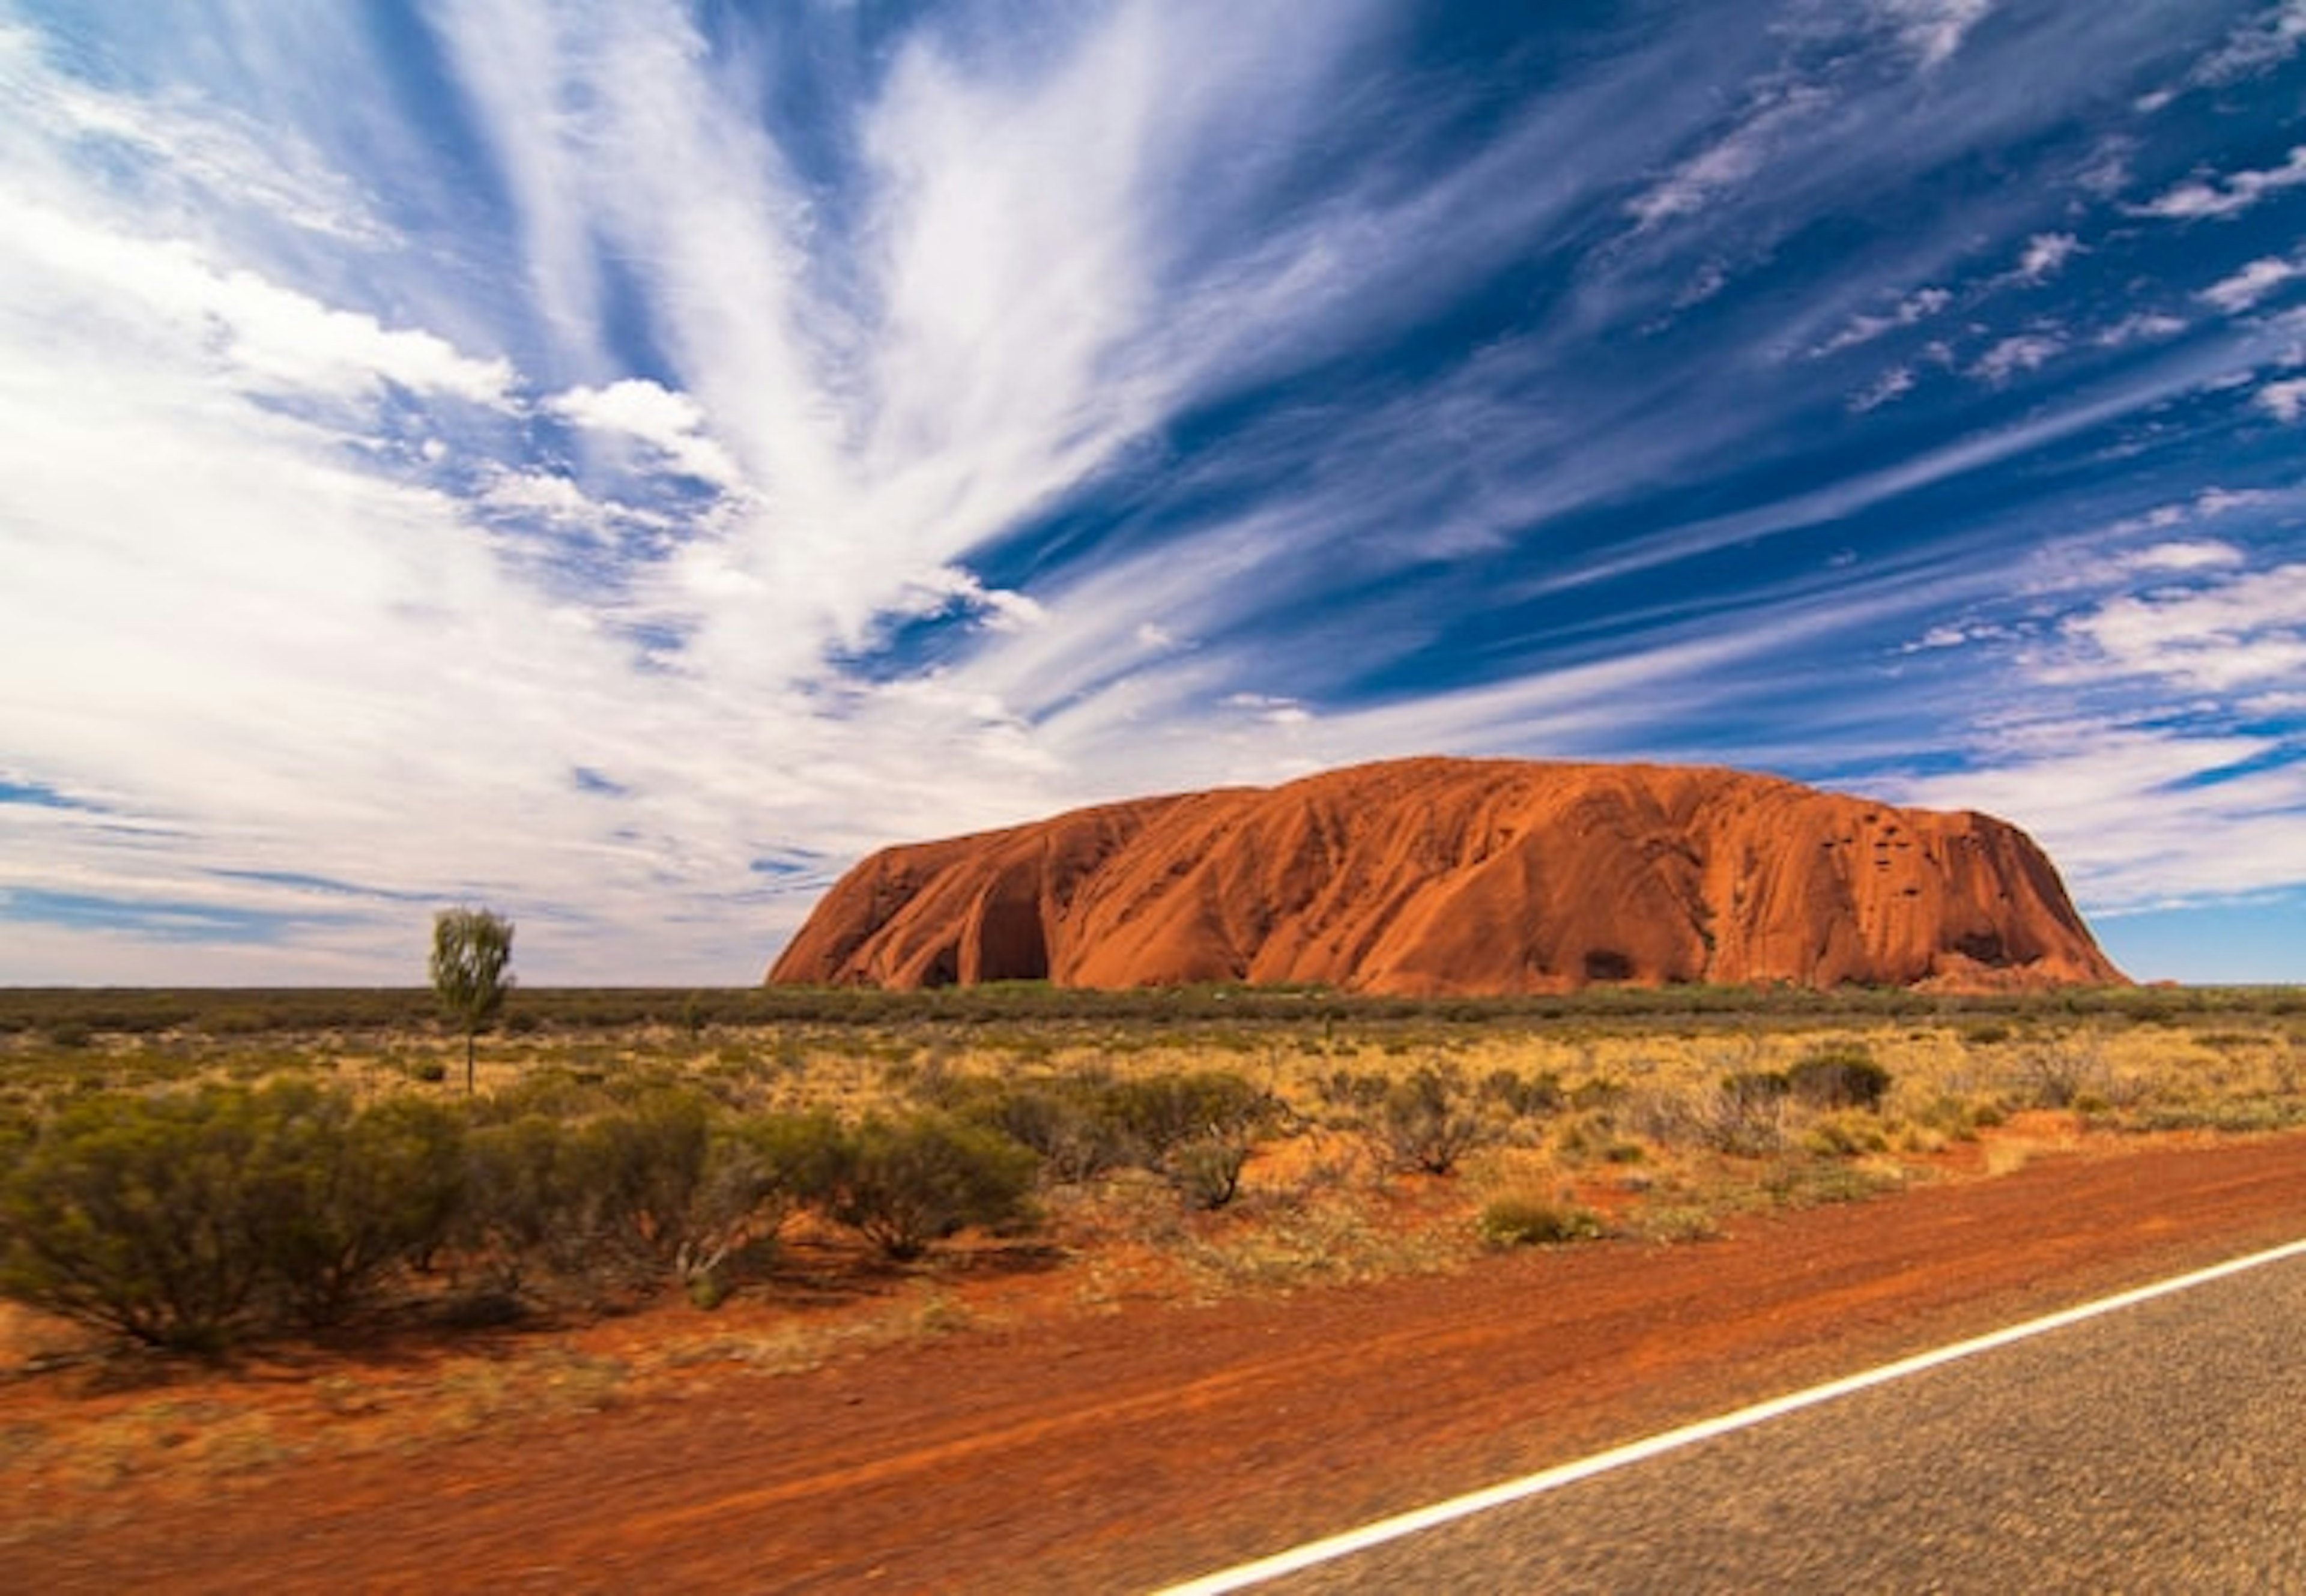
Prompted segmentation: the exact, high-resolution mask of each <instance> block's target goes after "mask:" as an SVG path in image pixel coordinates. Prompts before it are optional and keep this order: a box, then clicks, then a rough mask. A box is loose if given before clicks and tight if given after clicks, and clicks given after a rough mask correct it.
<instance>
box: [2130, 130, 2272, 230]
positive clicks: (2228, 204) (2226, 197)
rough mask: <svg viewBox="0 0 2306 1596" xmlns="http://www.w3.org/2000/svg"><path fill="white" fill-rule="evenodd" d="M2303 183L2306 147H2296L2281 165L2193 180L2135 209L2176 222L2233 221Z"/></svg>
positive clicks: (2146, 214) (2147, 214) (2140, 212)
mask: <svg viewBox="0 0 2306 1596" xmlns="http://www.w3.org/2000/svg"><path fill="white" fill-rule="evenodd" d="M2300 183H2306V144H2301V145H2298V146H2296V147H2294V148H2293V149H2292V150H2291V151H2290V156H2289V158H2288V159H2286V160H2285V161H2284V162H2283V163H2282V164H2281V165H2280V166H2269V167H2267V168H2265V169H2264V170H2261V171H2254V172H2253V171H2239V172H2230V173H2227V174H2226V175H2224V176H2218V177H2208V178H2195V179H2191V180H2189V181H2188V182H2185V183H2179V184H2178V185H2177V186H2175V187H2174V188H2171V189H2168V190H2165V192H2162V193H2160V194H2158V195H2157V196H2156V197H2155V198H2154V199H2152V200H2150V201H2147V202H2146V203H2145V204H2143V205H2139V206H2136V207H2134V208H2133V209H2134V210H2135V211H2136V213H2137V214H2138V215H2140V216H2153V217H2162V218H2166V219H2169V220H2173V221H2192V220H2195V219H2197V218H2203V217H2215V218H2233V217H2238V216H2241V215H2242V213H2243V212H2244V211H2247V210H2249V209H2251V208H2252V207H2254V206H2256V205H2258V204H2259V202H2260V201H2263V200H2265V199H2266V198H2267V197H2268V195H2271V194H2276V193H2279V192H2282V191H2283V190H2284V189H2287V188H2295V187H2297V186H2298V185H2299V184H2300Z"/></svg>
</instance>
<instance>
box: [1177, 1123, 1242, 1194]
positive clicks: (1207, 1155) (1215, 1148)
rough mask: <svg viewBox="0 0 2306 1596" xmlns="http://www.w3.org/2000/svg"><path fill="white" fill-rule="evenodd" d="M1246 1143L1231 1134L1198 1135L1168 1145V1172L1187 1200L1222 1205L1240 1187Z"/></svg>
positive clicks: (1179, 1191) (1179, 1192)
mask: <svg viewBox="0 0 2306 1596" xmlns="http://www.w3.org/2000/svg"><path fill="white" fill-rule="evenodd" d="M1249 1151H1250V1148H1249V1143H1248V1142H1246V1141H1244V1140H1243V1139H1240V1138H1239V1137H1234V1136H1224V1135H1217V1136H1200V1137H1196V1138H1194V1139H1192V1140H1191V1141H1188V1142H1185V1143H1183V1145H1181V1146H1179V1147H1177V1148H1173V1149H1171V1151H1170V1154H1169V1158H1168V1165H1167V1174H1168V1177H1169V1183H1170V1184H1171V1185H1173V1186H1174V1187H1175V1188H1176V1189H1177V1191H1178V1194H1179V1195H1180V1196H1182V1197H1183V1199H1185V1201H1186V1203H1187V1204H1188V1205H1190V1206H1191V1207H1193V1208H1223V1207H1225V1206H1226V1204H1227V1203H1229V1202H1231V1201H1232V1200H1233V1199H1234V1196H1235V1195H1236V1194H1237V1193H1239V1191H1241V1172H1242V1168H1243V1165H1246V1164H1247V1163H1248V1162H1249Z"/></svg>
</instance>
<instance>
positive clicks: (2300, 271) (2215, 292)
mask: <svg viewBox="0 0 2306 1596" xmlns="http://www.w3.org/2000/svg"><path fill="white" fill-rule="evenodd" d="M2298 277H2306V267H2302V266H2300V265H2299V264H2298V263H2297V262H2295V261H2293V260H2281V259H2279V258H2278V257H2275V256H2268V257H2266V258H2264V259H2261V260H2253V261H2251V262H2250V264H2249V265H2247V266H2245V267H2243V268H2242V269H2241V270H2240V271H2238V272H2235V273H2234V274H2233V276H2232V277H2224V278H2221V279H2220V280H2219V281H2217V282H2216V283H2213V284H2211V285H2210V286H2208V287H2207V288H2205V289H2203V290H2202V292H2201V297H2202V298H2204V299H2207V300H2208V301H2209V302H2210V303H2212V304H2214V305H2216V306H2217V308H2218V309H2220V310H2221V311H2224V312H2225V313H2226V314H2227V315H2229V316H2239V315H2241V314H2242V312H2245V311H2248V310H2250V309H2252V308H2253V307H2255V306H2256V305H2257V303H2258V302H2259V301H2260V300H2262V299H2264V298H2265V297H2266V296H2267V295H2268V294H2271V293H2273V292H2274V291H2275V290H2276V289H2277V288H2279V287H2281V286H2283V285H2284V284H2285V283H2289V282H2293V281H2294V280H2295V279H2297V278H2298Z"/></svg>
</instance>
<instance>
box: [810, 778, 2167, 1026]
mask: <svg viewBox="0 0 2306 1596" xmlns="http://www.w3.org/2000/svg"><path fill="white" fill-rule="evenodd" d="M769 979H770V980H771V981H772V982H794V983H810V984H825V985H864V986H886V987H918V986H946V985H951V984H953V983H956V982H959V983H970V982H978V981H997V980H1048V981H1051V982H1054V983H1055V984H1057V985H1059V986H1105V987H1124V986H1164V985H1172V984H1182V983H1187V982H1197V981H1249V982H1260V983H1268V982H1270V983H1279V982H1304V983H1317V984H1320V985H1325V986H1334V987H1337V988H1340V989H1344V990H1348V991H1360V992H1372V993H1398V994H1473V993H1528V992H1557V991H1564V990H1568V989H1572V988H1576V987H1580V986H1588V985H1591V984H1593V983H1596V982H1636V983H1646V984H1661V983H1667V982H1682V981H1703V982H1712V983H1723V984H1729V983H1749V982H1777V981H1789V982H1795V983H1798V984H1801V985H1805V986H1839V985H1841V984H1843V983H1845V982H1854V983H1859V984H1864V985H1891V986H1932V987H1936V988H1941V989H1947V990H1974V989H1982V988H2001V987H2017V986H2052V985H2061V984H2069V983H2087V984H2099V983H2113V982H2120V981H2122V979H2123V977H2122V973H2121V972H2120V971H2119V970H2117V969H2114V966H2113V964H2112V963H2110V962H2109V961H2108V960H2107V959H2106V957H2105V954H2104V953H2102V952H2099V951H2098V947H2097V943H2096V942H2095V941H2093V940H2092V938H2091V936H2090V934H2089V931H2088V928H2087V927H2086V926H2084V925H2083V924H2082V921H2081V918H2080V916H2079V915H2077V914H2076V913H2075V912H2074V908H2073V905H2072V903H2071V901H2069V900H2068V899H2067V896H2066V892H2065V888H2064V886H2063V884H2062V883H2060V881H2059V879H2058V875H2057V872H2056V870H2055V869H2054V867H2053V866H2051V864H2050V861H2049V859H2048V858H2046V856H2045V855H2044V854H2043V852H2042V850H2041V849H2039V848H2037V846H2036V845H2035V844H2034V842H2033V841H2032V840H2031V839H2030V838H2028V836H2027V835H2026V834H2025V833H2024V832H2020V831H2019V830H2018V829H2017V828H2016V827H2014V826H2011V825H2009V824H2005V823H2003V822H2002V821H1999V820H1995V819H1994V818H1992V817H1991V816H1988V815H1976V814H1968V813H1963V814H1940V813H1936V812H1933V811H1926V810H1910V809H1898V808H1893V807H1890V806H1888V805H1885V804H1878V803H1873V802H1869V801H1866V800H1865V799H1861V798H1846V797H1841V796H1838V795H1835V794H1832V793H1826V792H1820V791H1817V790H1815V789H1812V788H1807V787H1803V786H1800V785H1798V784H1797V783H1794V782H1791V781H1781V780H1778V779H1776V778H1773V777H1768V776H1756V775H1747V774H1744V773H1741V772H1736V771H1727V770H1712V769H1700V768H1690V767H1678V766H1660V765H1603V764H1533V763H1527V762H1522V761H1504V760H1460V759H1411V760H1401V761H1396V762H1392V763H1388V764H1371V765H1362V766H1357V767H1354V768H1352V769H1348V770H1340V771H1334V772H1328V774H1325V775H1319V776H1313V777H1309V778H1307V779H1306V780H1303V781H1293V782H1291V783H1289V784H1288V785H1286V786H1283V787H1277V788H1272V789H1248V788H1239V789H1220V790H1217V791H1213V792H1202V793H1191V794H1184V795H1180V796H1176V797H1171V798H1145V799H1140V800H1138V801H1135V802H1131V803H1122V804H1112V805H1107V806H1104V807H1097V808H1091V809H1081V810H1077V811H1075V812H1073V813H1072V814H1068V815H1058V816H1056V817H1055V819H1051V820H1046V821H1042V822H1039V823H1038V824H1031V825H1023V826H1018V827H1015V828H1013V829H1012V830H1008V831H1001V832H986V833H983V834H981V835H978V836H971V837H957V838H952V839H949V840H947V841H938V842H925V843H919V844H916V845H913V846H910V847H902V848H891V849H884V851H882V852H880V853H877V854H875V855H874V856H873V857H871V858H867V859H866V860H865V861H864V862H863V863H862V864H859V865H858V866H857V867H856V868H855V869H853V870H851V871H850V873H849V874H848V875H846V876H844V877H842V878H841V881H840V882H839V883H836V884H835V885H834V886H833V890H832V891H831V892H828V893H827V894H826V895H825V898H824V900H823V901H822V902H821V903H819V904H818V905H817V908H816V911H815V912H814V913H813V914H812V915H811V916H810V917H809V920H808V923H807V925H805V926H802V928H801V930H800V933H799V935H798V936H796V937H795V938H794V939H793V942H792V943H791V945H790V946H789V947H788V948H787V949H786V950H785V952H784V953H783V955H782V956H781V958H779V959H778V960H777V961H776V964H775V966H774V968H773V969H771V970H770V972H769Z"/></svg>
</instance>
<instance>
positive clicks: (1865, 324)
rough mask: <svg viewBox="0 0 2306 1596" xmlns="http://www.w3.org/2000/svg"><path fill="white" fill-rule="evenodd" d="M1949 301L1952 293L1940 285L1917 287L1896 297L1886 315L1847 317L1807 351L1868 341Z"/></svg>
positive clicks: (1832, 349) (1837, 349)
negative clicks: (1819, 342) (1846, 319)
mask: <svg viewBox="0 0 2306 1596" xmlns="http://www.w3.org/2000/svg"><path fill="white" fill-rule="evenodd" d="M1952 303H1953V295H1952V294H1949V293H1947V292H1946V291H1945V290H1944V289H1943V288H1917V289H1916V290H1915V291H1914V292H1913V293H1911V294H1908V295H1906V297H1905V298H1903V299H1901V300H1900V301H1899V302H1898V303H1897V306H1896V307H1895V308H1894V309H1893V310H1892V311H1891V312H1889V313H1888V314H1887V315H1880V316H1875V315H1858V316H1853V317H1851V318H1850V319H1849V323H1848V324H1847V325H1846V326H1844V327H1843V328H1842V329H1841V331H1840V332H1838V333H1836V334H1834V335H1833V337H1830V338H1828V339H1827V340H1826V341H1825V342H1824V343H1823V344H1821V345H1819V346H1817V347H1816V348H1815V349H1814V350H1812V351H1811V352H1810V353H1811V354H1815V355H1826V354H1839V353H1840V352H1841V351H1842V350H1844V349H1852V348H1855V347H1857V346H1858V345H1860V344H1870V343H1872V342H1873V341H1874V340H1875V339H1876V338H1878V337H1881V336H1882V335H1883V333H1886V332H1892V331H1894V330H1896V329H1899V328H1901V327H1911V326H1913V325H1914V324H1915V323H1917V322H1919V321H1926V320H1928V319H1929V318H1930V317H1932V316H1934V315H1936V314H1937V313H1938V312H1940V311H1943V310H1944V309H1945V308H1946V306H1948V305H1949V304H1952Z"/></svg>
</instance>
